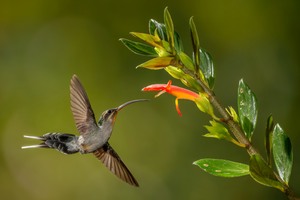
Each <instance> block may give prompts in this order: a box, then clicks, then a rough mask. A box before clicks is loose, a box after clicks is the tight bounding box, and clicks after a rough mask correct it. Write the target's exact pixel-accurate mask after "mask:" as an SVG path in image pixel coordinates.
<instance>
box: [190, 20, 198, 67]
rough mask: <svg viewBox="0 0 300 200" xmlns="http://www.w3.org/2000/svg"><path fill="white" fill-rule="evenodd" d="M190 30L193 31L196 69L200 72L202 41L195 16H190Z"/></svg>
mask: <svg viewBox="0 0 300 200" xmlns="http://www.w3.org/2000/svg"><path fill="white" fill-rule="evenodd" d="M190 31H191V37H192V45H193V55H194V57H193V58H194V61H195V71H196V72H197V73H198V71H199V67H200V54H199V50H200V41H199V37H198V32H197V29H196V25H195V23H194V20H193V17H191V18H190Z"/></svg>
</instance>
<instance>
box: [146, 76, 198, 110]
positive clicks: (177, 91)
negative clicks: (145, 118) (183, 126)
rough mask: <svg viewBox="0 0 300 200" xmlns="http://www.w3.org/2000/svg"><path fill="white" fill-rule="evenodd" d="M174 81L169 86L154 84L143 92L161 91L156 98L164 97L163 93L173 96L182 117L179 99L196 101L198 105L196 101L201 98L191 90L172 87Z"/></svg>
mask: <svg viewBox="0 0 300 200" xmlns="http://www.w3.org/2000/svg"><path fill="white" fill-rule="evenodd" d="M171 84H172V81H171V80H170V81H169V82H168V83H167V84H153V85H148V86H146V87H144V88H143V89H142V91H160V92H159V93H158V94H156V95H155V97H158V96H160V95H162V94H163V93H165V92H167V93H169V94H171V95H173V96H175V97H176V99H175V106H176V110H177V113H178V114H179V115H180V116H181V115H182V114H181V112H180V109H179V105H178V99H186V100H190V101H194V102H195V103H196V100H197V99H199V98H200V96H199V94H197V93H195V92H192V91H190V90H187V89H185V88H181V87H178V86H174V85H171Z"/></svg>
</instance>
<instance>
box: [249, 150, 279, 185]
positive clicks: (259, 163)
mask: <svg viewBox="0 0 300 200" xmlns="http://www.w3.org/2000/svg"><path fill="white" fill-rule="evenodd" d="M250 175H251V177H252V178H253V179H254V180H255V181H256V182H258V183H260V184H262V185H266V186H269V187H274V188H277V189H279V190H281V191H284V185H283V184H282V183H281V182H279V181H278V180H277V178H276V175H275V174H274V172H273V170H272V169H271V168H270V167H269V166H268V165H267V163H266V162H265V161H264V160H263V159H262V158H261V156H260V155H258V154H255V155H252V156H251V157H250Z"/></svg>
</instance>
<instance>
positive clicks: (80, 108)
mask: <svg viewBox="0 0 300 200" xmlns="http://www.w3.org/2000/svg"><path fill="white" fill-rule="evenodd" d="M70 97H71V110H72V113H73V117H74V120H75V124H76V127H77V129H78V131H79V133H80V134H81V135H82V136H83V137H85V136H86V135H87V134H89V133H90V132H92V131H93V130H95V129H97V128H98V126H97V123H96V120H95V115H94V112H93V109H92V106H91V104H90V101H89V98H88V96H87V94H86V92H85V90H84V88H83V86H82V84H81V83H80V81H79V79H78V77H77V76H76V75H75V74H74V75H73V76H72V79H71V84H70Z"/></svg>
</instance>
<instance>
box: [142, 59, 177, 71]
mask: <svg viewBox="0 0 300 200" xmlns="http://www.w3.org/2000/svg"><path fill="white" fill-rule="evenodd" d="M173 59H174V58H173V57H157V58H153V59H151V60H148V61H147V62H144V63H142V64H140V65H139V66H137V68H139V67H143V68H147V69H152V70H158V69H164V68H165V67H167V66H169V65H171V64H172V62H173Z"/></svg>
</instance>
